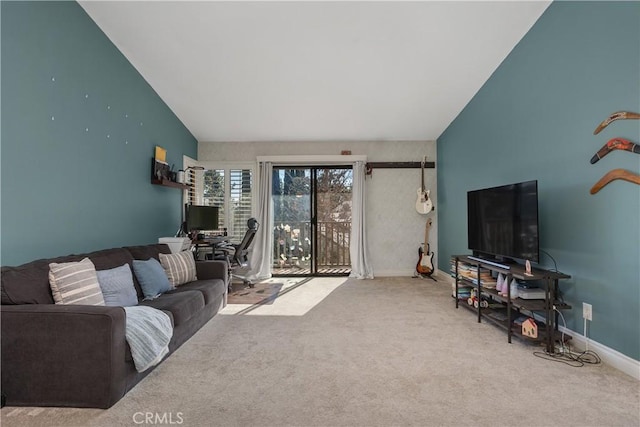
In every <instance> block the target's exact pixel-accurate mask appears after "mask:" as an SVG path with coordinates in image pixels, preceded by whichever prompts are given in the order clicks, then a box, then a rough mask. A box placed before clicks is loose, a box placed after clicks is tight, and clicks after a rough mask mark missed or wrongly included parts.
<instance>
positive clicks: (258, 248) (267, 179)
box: [247, 162, 273, 280]
mask: <svg viewBox="0 0 640 427" xmlns="http://www.w3.org/2000/svg"><path fill="white" fill-rule="evenodd" d="M259 166H260V173H259V175H260V182H259V185H260V188H259V190H258V218H257V220H258V223H259V224H260V228H258V232H257V233H256V236H255V241H254V243H253V249H252V251H251V255H250V257H249V266H250V270H249V273H248V274H247V279H248V280H262V279H268V278H270V277H271V264H272V260H271V248H272V247H273V203H272V201H271V181H272V179H273V178H272V173H273V164H272V163H271V162H260V164H259Z"/></svg>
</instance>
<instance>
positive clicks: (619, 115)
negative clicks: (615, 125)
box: [593, 111, 640, 135]
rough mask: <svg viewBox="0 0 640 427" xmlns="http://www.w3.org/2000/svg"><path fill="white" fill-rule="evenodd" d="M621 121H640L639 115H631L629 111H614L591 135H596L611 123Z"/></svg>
mask: <svg viewBox="0 0 640 427" xmlns="http://www.w3.org/2000/svg"><path fill="white" fill-rule="evenodd" d="M623 119H640V114H638V113H632V112H630V111H616V112H615V113H613V114H611V115H610V116H609V117H607V118H606V119H605V120H604V121H603V122H602V123H600V124H599V125H598V127H597V128H596V130H594V131H593V134H594V135H597V134H599V133H600V131H601V130H602V129H604V128H606V127H607V126H609V125H610V124H611V123H612V122H615V121H616V120H623Z"/></svg>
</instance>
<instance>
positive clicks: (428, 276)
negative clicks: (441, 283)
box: [413, 271, 437, 282]
mask: <svg viewBox="0 0 640 427" xmlns="http://www.w3.org/2000/svg"><path fill="white" fill-rule="evenodd" d="M413 278H414V279H431V280H433V281H434V282H437V280H436V278H435V277H433V275H431V274H420V273H418V272H417V271H416V272H415V273H413Z"/></svg>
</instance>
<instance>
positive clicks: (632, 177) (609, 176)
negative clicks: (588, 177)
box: [589, 169, 640, 194]
mask: <svg viewBox="0 0 640 427" xmlns="http://www.w3.org/2000/svg"><path fill="white" fill-rule="evenodd" d="M616 179H622V180H625V181H629V182H633V183H634V184H638V185H640V175H636V174H635V173H633V172H629V171H627V170H624V169H613V170H611V171H609V172H607V173H606V174H605V176H603V177H602V178H600V180H599V181H598V182H596V183H595V185H594V186H593V187H591V191H589V192H590V193H591V194H596V193H597V192H598V191H600V190H601V189H602V187H604V186H605V185H607V184H608V183H610V182H611V181H614V180H616Z"/></svg>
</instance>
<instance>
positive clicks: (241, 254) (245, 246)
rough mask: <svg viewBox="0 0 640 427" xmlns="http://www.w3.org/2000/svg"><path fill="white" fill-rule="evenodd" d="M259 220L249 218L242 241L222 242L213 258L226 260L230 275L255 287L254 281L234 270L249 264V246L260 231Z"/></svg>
mask: <svg viewBox="0 0 640 427" xmlns="http://www.w3.org/2000/svg"><path fill="white" fill-rule="evenodd" d="M258 227H259V224H258V221H257V220H256V219H255V218H249V220H248V221H247V231H246V233H245V234H244V237H243V238H242V241H241V242H240V243H238V244H232V243H221V244H220V245H217V246H216V247H215V248H214V253H213V259H218V260H220V259H222V260H226V261H227V263H228V264H229V275H230V277H236V278H239V279H242V282H243V283H244V284H245V285H249V287H251V288H253V283H251V281H250V280H248V279H246V278H245V277H242V276H239V275H237V274H235V273H234V272H235V271H236V270H238V269H240V268H242V267H246V266H247V265H248V264H249V256H248V255H249V246H250V245H251V242H253V238H254V237H255V235H256V232H257V231H258ZM229 286H231V280H229Z"/></svg>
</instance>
